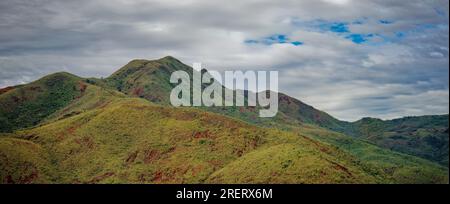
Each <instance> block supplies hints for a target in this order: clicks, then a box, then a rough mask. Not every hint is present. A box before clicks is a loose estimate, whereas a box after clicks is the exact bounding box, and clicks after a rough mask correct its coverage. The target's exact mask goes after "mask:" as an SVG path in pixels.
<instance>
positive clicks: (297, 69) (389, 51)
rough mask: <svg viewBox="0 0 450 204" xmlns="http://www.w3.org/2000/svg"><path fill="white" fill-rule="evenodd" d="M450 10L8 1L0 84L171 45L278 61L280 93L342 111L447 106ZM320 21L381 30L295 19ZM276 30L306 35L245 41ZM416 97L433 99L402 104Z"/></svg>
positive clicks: (216, 63)
mask: <svg viewBox="0 0 450 204" xmlns="http://www.w3.org/2000/svg"><path fill="white" fill-rule="evenodd" d="M448 13H449V12H448V1H446V0H430V1H423V0H414V1H408V3H406V2H403V1H388V0H376V1H359V0H358V1H350V0H335V1H332V0H326V1H317V0H302V1H297V0H285V1H269V0H264V1H238V0H236V1H227V2H226V3H223V1H214V0H213V1H211V0H208V1H196V0H189V1H181V2H180V1H172V0H170V1H167V0H164V1H144V0H134V1H123V0H111V1H92V0H91V1H87V0H86V1H84V0H81V1H70V2H67V1H63V2H62V1H52V0H37V1H20V0H4V1H1V2H0V30H1V31H0V70H1V73H0V86H7V85H13V84H17V83H25V82H29V81H31V80H34V79H36V78H38V77H40V76H43V75H45V74H48V73H51V72H55V71H59V70H61V69H65V70H67V71H70V72H72V73H74V74H78V75H81V76H97V77H100V76H107V75H109V74H111V73H112V72H113V71H115V70H116V69H118V68H119V67H121V66H122V65H124V64H125V63H127V62H128V61H129V60H131V59H134V58H146V59H155V58H160V57H163V56H166V55H172V56H175V57H177V58H179V59H180V60H182V61H183V62H185V63H187V64H191V63H192V62H202V63H203V64H204V65H205V66H206V68H211V69H221V70H225V69H227V70H229V69H278V70H279V71H280V77H281V79H280V80H279V81H280V90H281V91H283V92H286V93H287V94H289V95H293V96H295V97H298V98H299V99H300V100H303V101H305V102H307V103H309V104H311V105H313V106H316V107H318V108H320V109H323V110H326V111H328V112H329V113H330V114H332V115H335V116H337V117H338V118H342V119H347V120H356V119H358V118H360V117H362V116H376V117H381V118H391V117H399V116H404V115H414V114H439V113H448V98H447V97H446V98H440V97H443V96H445V94H443V93H445V92H447V93H448V64H449V63H448V56H449V55H448V42H449V40H448V30H449V29H448ZM317 20H322V21H326V22H347V23H348V25H347V26H348V29H349V30H350V32H352V33H359V34H371V33H372V34H373V33H376V34H379V35H377V36H375V37H372V38H370V40H369V43H365V44H364V43H363V44H355V43H353V42H352V41H351V40H349V39H345V37H344V36H342V35H339V34H337V33H333V32H323V31H318V30H314V29H308V28H306V27H305V26H304V25H303V24H308V22H312V21H317ZM380 20H387V21H390V22H392V23H390V24H382V23H380ZM357 21H361V22H363V23H362V24H360V23H354V22H357ZM399 32H400V33H401V34H402V37H396V35H399ZM275 34H283V35H286V36H287V37H288V38H289V39H290V41H300V42H303V43H304V44H303V45H301V46H294V45H292V44H289V43H286V44H272V45H264V44H246V43H244V42H245V41H246V40H255V39H264V38H266V37H268V36H272V35H275ZM370 43H371V44H370ZM399 87H400V88H399ZM437 93H440V94H437ZM447 95H448V94H447ZM408 97H410V98H408ZM414 97H428V98H433V100H422V99H418V100H414V102H410V103H405V100H406V99H405V98H408V99H409V100H412V98H414ZM411 104H416V105H414V106H413V107H411ZM421 107H423V108H421Z"/></svg>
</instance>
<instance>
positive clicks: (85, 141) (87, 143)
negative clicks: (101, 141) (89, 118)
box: [75, 136, 94, 149]
mask: <svg viewBox="0 0 450 204" xmlns="http://www.w3.org/2000/svg"><path fill="white" fill-rule="evenodd" d="M75 142H76V143H77V144H79V145H80V146H82V147H87V148H88V149H93V148H94V141H93V140H92V138H91V137H88V136H86V137H83V138H81V139H75Z"/></svg>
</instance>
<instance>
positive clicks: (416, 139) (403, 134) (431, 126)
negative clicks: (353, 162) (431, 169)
mask: <svg viewBox="0 0 450 204" xmlns="http://www.w3.org/2000/svg"><path fill="white" fill-rule="evenodd" d="M347 133H348V134H349V135H352V136H355V137H358V138H363V139H366V140H368V141H371V142H373V143H375V144H377V145H379V146H381V147H385V148H388V149H391V150H395V151H399V152H404V153H407V154H411V155H416V156H419V157H422V158H425V159H428V160H431V161H435V162H438V163H440V164H442V165H444V166H448V153H449V149H448V144H449V141H448V115H436V116H420V117H405V118H400V119H395V120H387V121H382V120H379V119H373V118H364V119H361V120H359V121H356V122H354V123H353V129H351V130H349V131H347Z"/></svg>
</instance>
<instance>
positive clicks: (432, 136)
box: [0, 57, 449, 183]
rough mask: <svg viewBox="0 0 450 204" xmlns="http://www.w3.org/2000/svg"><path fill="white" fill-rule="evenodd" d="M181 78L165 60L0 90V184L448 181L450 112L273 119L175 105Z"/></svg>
mask: <svg viewBox="0 0 450 204" xmlns="http://www.w3.org/2000/svg"><path fill="white" fill-rule="evenodd" d="M176 70H183V71H186V72H188V73H191V74H192V73H193V72H194V70H193V69H192V68H191V67H189V66H187V65H185V64H183V63H182V62H180V61H179V60H177V59H175V58H173V57H164V58H161V59H158V60H133V61H131V62H129V63H128V64H127V65H125V66H124V67H122V68H120V69H119V70H118V71H117V72H115V73H113V74H112V75H111V76H110V77H107V78H105V79H97V78H81V77H78V76H75V75H72V74H70V73H55V74H52V75H48V76H46V77H43V78H42V79H39V80H37V81H35V82H32V83H29V84H25V85H19V86H14V87H8V88H4V89H1V90H0V132H1V133H0V162H1V164H2V165H1V167H0V182H2V183H448V152H449V150H448V144H449V142H448V114H447V115H440V116H420V117H405V118H401V119H395V120H389V121H383V120H379V119H373V118H363V119H361V120H359V121H356V122H353V123H350V122H345V121H340V120H338V119H336V118H334V117H332V116H330V115H329V114H327V113H325V112H323V111H320V110H317V109H315V108H313V107H312V106H309V105H307V104H304V103H302V102H301V101H299V100H297V99H295V98H292V97H290V96H288V95H286V94H282V93H279V112H278V114H277V116H276V117H274V118H260V117H258V109H259V108H260V107H197V108H195V107H180V108H175V107H172V106H170V105H169V94H170V91H171V90H172V88H173V87H174V86H175V84H171V83H170V82H169V79H170V75H171V73H172V72H173V71H176ZM204 71H205V74H207V71H206V70H204ZM259 94H261V93H259Z"/></svg>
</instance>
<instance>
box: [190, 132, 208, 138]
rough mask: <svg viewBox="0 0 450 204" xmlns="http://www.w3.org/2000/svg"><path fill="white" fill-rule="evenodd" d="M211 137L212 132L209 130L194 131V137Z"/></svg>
mask: <svg viewBox="0 0 450 204" xmlns="http://www.w3.org/2000/svg"><path fill="white" fill-rule="evenodd" d="M211 137H212V135H211V134H210V132H209V130H205V131H200V132H194V138H211Z"/></svg>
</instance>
